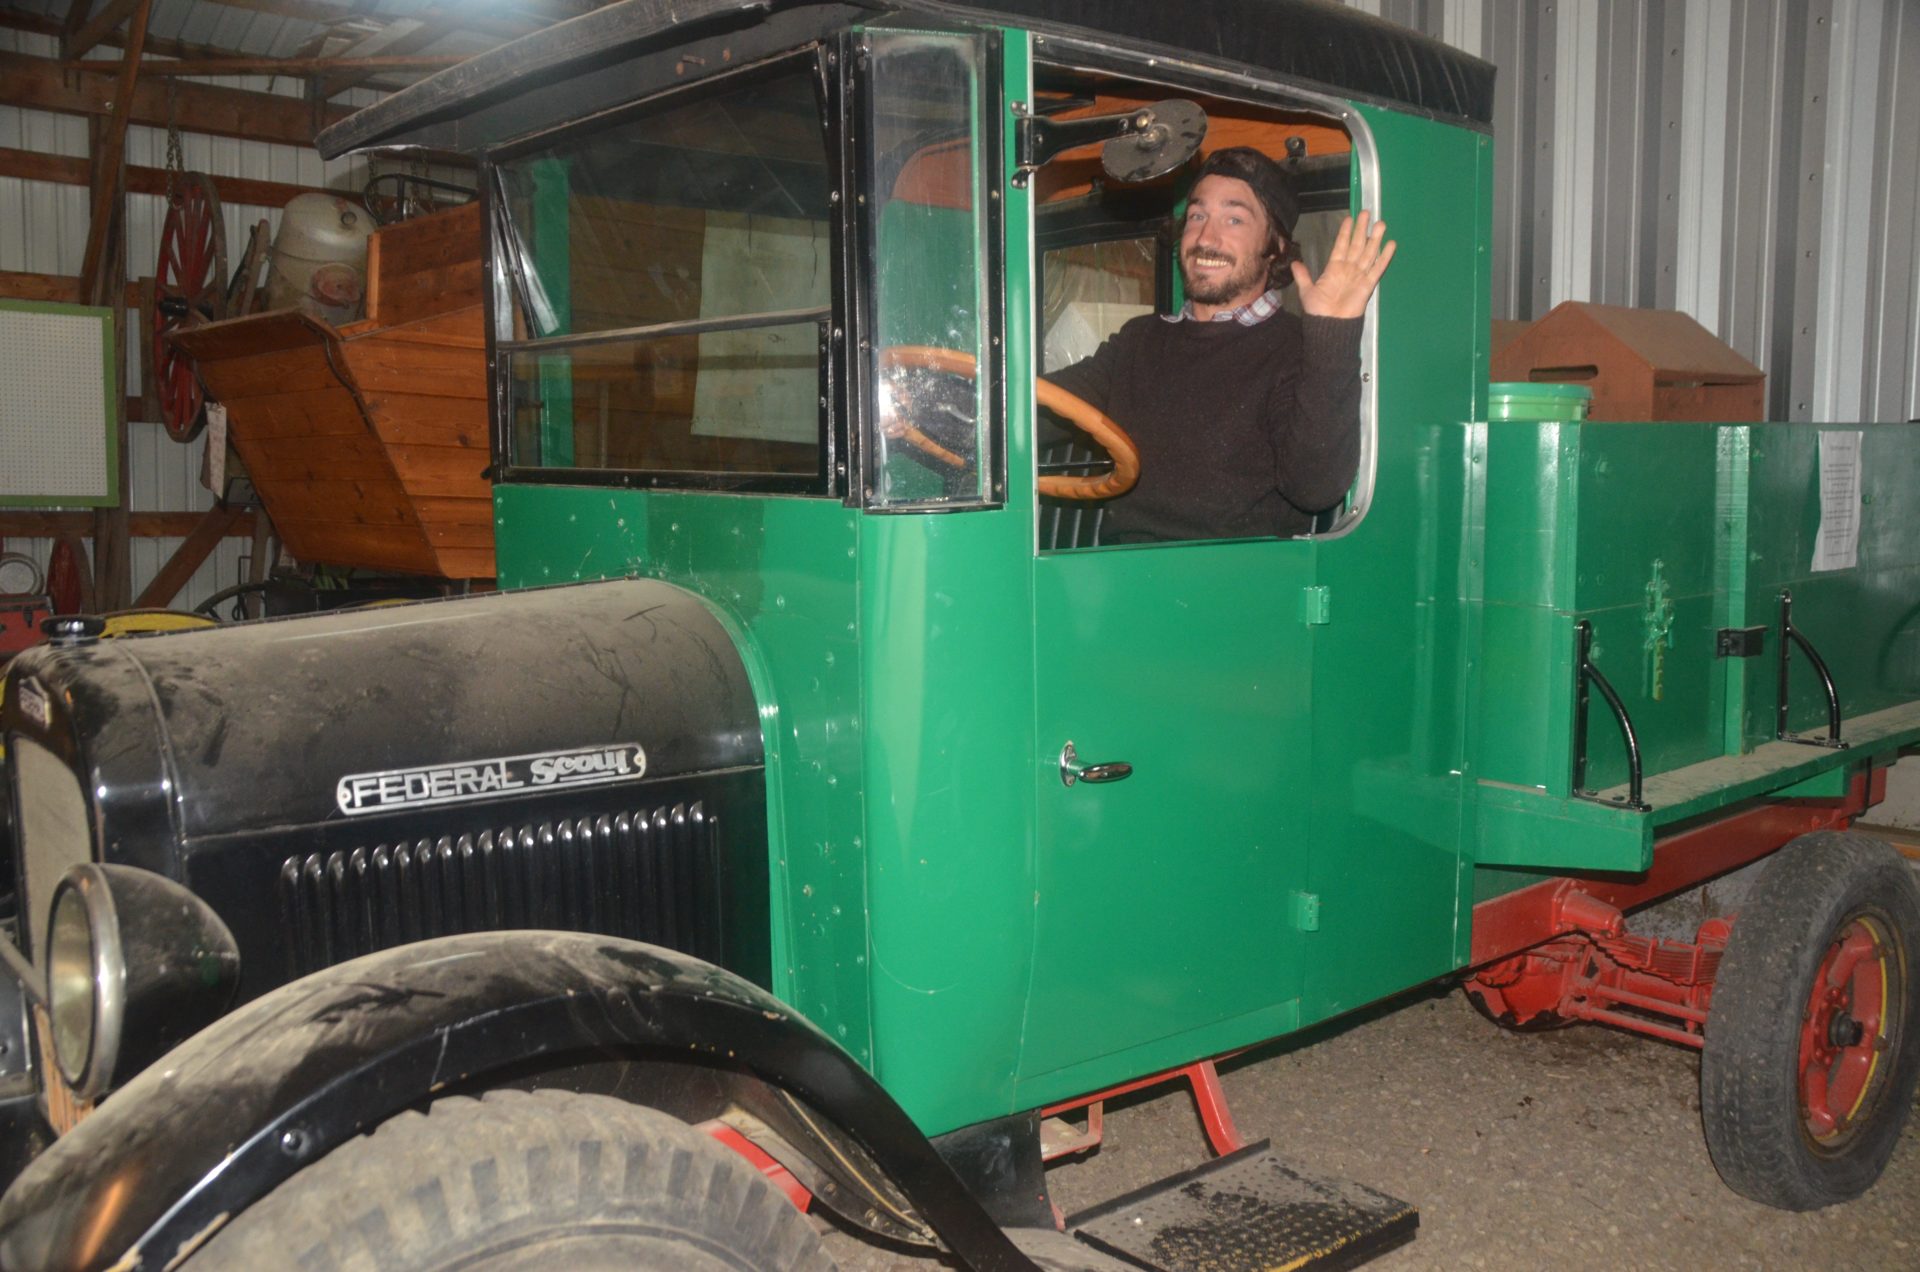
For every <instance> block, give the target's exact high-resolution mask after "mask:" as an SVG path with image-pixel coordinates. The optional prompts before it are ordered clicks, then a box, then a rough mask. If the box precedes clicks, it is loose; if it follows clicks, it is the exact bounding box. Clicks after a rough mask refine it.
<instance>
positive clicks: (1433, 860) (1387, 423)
mask: <svg viewBox="0 0 1920 1272" xmlns="http://www.w3.org/2000/svg"><path fill="white" fill-rule="evenodd" d="M1356 110H1357V112H1358V114H1359V116H1360V119H1361V121H1362V123H1363V124H1364V125H1365V128H1366V129H1367V130H1368V131H1369V132H1370V134H1371V142H1372V145H1373V147H1374V149H1375V150H1376V152H1377V154H1378V160H1379V172H1380V173H1381V174H1382V178H1381V179H1382V181H1383V182H1384V183H1385V184H1384V188H1383V189H1381V190H1379V191H1369V190H1366V189H1364V188H1363V189H1362V190H1361V192H1360V198H1361V199H1362V201H1363V202H1365V203H1367V204H1368V205H1373V206H1375V210H1377V211H1378V212H1379V214H1380V216H1381V217H1382V219H1384V220H1385V221H1386V222H1387V225H1388V234H1389V236H1390V237H1391V238H1393V239H1394V240H1395V241H1396V242H1397V243H1398V244H1399V248H1398V251H1397V254H1396V255H1395V257H1394V260H1393V265H1392V267H1391V268H1390V269H1389V270H1388V272H1387V274H1386V277H1385V279H1384V280H1383V282H1382V284H1381V288H1380V291H1379V293H1378V296H1377V310H1376V316H1375V318H1374V319H1373V320H1372V328H1373V331H1374V333H1375V340H1376V356H1375V359H1374V362H1373V382H1374V384H1375V386H1376V388H1377V399H1376V401H1377V421H1376V425H1377V435H1376V436H1377V442H1376V455H1377V458H1376V472H1375V481H1374V488H1373V493H1372V502H1371V505H1370V507H1369V509H1368V511H1367V513H1366V515H1365V517H1364V518H1363V519H1362V520H1361V521H1360V522H1359V523H1358V525H1356V526H1355V527H1354V528H1353V529H1352V530H1350V531H1349V532H1347V533H1345V534H1343V535H1340V536H1337V537H1333V538H1328V539H1324V540H1321V541H1320V542H1319V543H1318V544H1317V545H1316V554H1317V556H1316V571H1315V577H1314V579H1313V582H1315V583H1316V584H1318V585H1320V586H1323V587H1326V588H1327V589H1328V592H1329V594H1330V599H1331V613H1332V622H1330V623H1328V624H1325V625H1323V626H1315V627H1313V628H1311V629H1309V630H1310V640H1311V642H1312V675H1311V683H1310V693H1311V698H1310V719H1311V726H1310V728H1311V732H1310V737H1311V739H1312V773H1311V778H1310V780H1309V781H1308V783H1307V785H1306V786H1305V787H1304V788H1302V789H1299V790H1296V791H1289V792H1288V798H1289V799H1290V800H1299V801H1302V802H1304V803H1305V804H1306V805H1307V806H1308V808H1309V810H1310V812H1309V817H1308V822H1309V825H1308V832H1309V835H1310V838H1311V843H1312V849H1311V854H1310V857H1309V863H1308V877H1307V883H1306V890H1307V892H1309V893H1310V894H1313V895H1315V896H1317V897H1318V898H1319V900H1320V914H1319V928H1318V930H1317V931H1314V932H1311V933H1309V934H1307V935H1306V937H1305V939H1304V946H1303V949H1304V954H1305V972H1304V977H1303V981H1302V997H1301V1023H1302V1024H1309V1023H1312V1022H1314V1021H1317V1020H1321V1019H1324V1018H1326V1017H1329V1016H1332V1015H1335V1014H1337V1013H1339V1012H1342V1011H1346V1010H1348V1009H1351V1008H1353V1007H1356V1006H1359V1005H1361V1004H1364V1003H1367V1002H1370V1001H1373V1000H1375V999H1377V998H1380V997H1383V996H1385V995H1387V994H1391V993H1395V992H1397V991H1399V990H1401V989H1403V988H1405V987H1406V986H1408V985H1411V984H1417V983H1419V982H1420V981H1423V980H1426V979H1428V978H1430V977H1433V976H1436V975H1441V974H1443V973H1445V972H1447V971H1449V970H1451V969H1452V968H1454V967H1456V966H1458V964H1459V963H1460V962H1461V961H1463V960H1464V957H1465V948H1466V946H1465V941H1466V936H1467V909H1466V906H1467V898H1466V896H1465V890H1466V885H1467V882H1468V874H1467V868H1466V866H1465V865H1464V864H1463V860H1462V856H1461V847H1462V843H1463V838H1464V835H1465V833H1466V832H1467V830H1468V828H1469V827H1468V823H1467V820H1466V819H1467V818H1469V817H1470V816H1471V813H1470V810H1469V809H1468V808H1467V807H1466V805H1465V804H1464V803H1463V797H1462V785H1461V784H1462V781H1463V780H1464V776H1463V775H1465V774H1467V773H1469V772H1470V767H1471V766H1470V763H1469V758H1468V757H1469V756H1470V755H1471V750H1470V747H1471V744H1472V738H1471V732H1470V730H1471V723H1472V722H1471V715H1472V712H1471V710H1470V704H1471V681H1470V679H1469V677H1470V676H1471V675H1472V674H1473V670H1472V664H1473V662H1474V649H1475V645H1476V643H1477V628H1476V624H1477V621H1478V615H1477V613H1476V611H1475V609H1474V607H1473V606H1472V605H1471V604H1470V603H1469V599H1470V598H1471V596H1472V595H1473V594H1474V592H1475V591H1476V590H1477V589H1478V587H1479V581H1478V579H1477V577H1476V573H1477V562H1476V561H1475V560H1474V559H1473V553H1472V551H1471V547H1472V545H1473V544H1474V542H1475V541H1476V535H1475V523H1476V520H1477V518H1478V517H1479V515H1480V514H1479V512H1478V510H1477V509H1476V508H1475V506H1474V504H1473V493H1474V492H1473V488H1472V486H1471V484H1470V482H1469V475H1470V473H1471V472H1472V471H1473V468H1474V455H1475V449H1476V445H1477V440H1476V437H1475V435H1474V433H1473V431H1472V430H1471V429H1468V428H1465V427H1463V426H1462V423H1461V422H1462V421H1466V420H1473V419H1476V418H1480V416H1481V414H1482V413H1483V412H1484V410H1485V407H1486V391H1487V390H1486V377H1487V343H1488V330H1489V329H1488V316H1487V312H1486V309H1485V306H1486V305H1487V304H1488V295H1489V290H1488V289H1489V285H1490V284H1489V263H1488V258H1487V254H1486V244H1487V240H1488V234H1489V224H1490V217H1491V211H1490V209H1491V206H1492V194H1491V183H1492V169H1493V150H1492V144H1491V141H1490V140H1489V139H1488V138H1486V137H1484V136H1482V135H1480V134H1478V133H1474V132H1470V131H1467V130H1465V129H1460V128H1455V127H1451V126H1448V125H1445V124H1441V123H1436V122H1434V121H1432V120H1426V119H1418V118H1414V117H1411V116H1406V115H1397V114H1394V113H1391V112H1388V111H1384V110H1379V109H1375V108H1373V107H1370V106H1360V107H1356ZM1436 207H1444V208H1450V209H1454V210H1455V212H1456V215H1450V216H1432V215H1427V214H1426V213H1427V210H1429V209H1432V208H1436ZM1469 213H1471V214H1469ZM1436 296H1447V297H1453V298H1456V301H1457V303H1458V304H1460V305H1464V306H1467V307H1466V308H1464V309H1460V310H1458V311H1457V312H1455V313H1454V314H1453V315H1452V316H1451V317H1449V318H1448V319H1447V320H1445V321H1436V319H1435V314H1434V308H1433V298H1434V297H1436Z"/></svg>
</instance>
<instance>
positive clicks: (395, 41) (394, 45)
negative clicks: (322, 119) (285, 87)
mask: <svg viewBox="0 0 1920 1272" xmlns="http://www.w3.org/2000/svg"><path fill="white" fill-rule="evenodd" d="M456 29H457V27H456V26H455V24H454V23H453V22H452V21H451V20H448V21H446V22H421V23H416V24H415V25H414V27H413V29H412V30H411V31H405V32H402V33H401V34H399V35H396V36H394V37H393V38H392V39H391V40H388V41H387V42H386V43H384V44H381V45H380V46H379V47H378V48H375V47H372V45H373V40H372V39H368V40H364V41H362V42H361V43H362V45H363V46H365V47H366V48H367V52H368V54H369V55H374V56H380V57H403V56H405V55H407V54H409V53H419V52H421V51H422V50H424V49H425V48H426V47H427V46H428V45H430V44H434V43H437V42H438V41H440V40H443V39H445V38H446V37H447V36H449V35H451V34H452V33H453V32H454V31H455V30H456ZM376 38H377V37H376ZM348 52H349V53H350V54H351V53H357V52H358V50H357V49H350V50H348ZM375 74H377V72H375V71H369V70H348V69H346V68H345V67H340V68H337V69H336V70H335V71H334V72H332V73H329V74H328V75H327V76H326V77H325V78H323V79H322V80H321V81H320V87H319V89H318V92H317V95H318V96H319V97H321V98H328V97H332V96H333V95H334V94H336V93H344V92H346V91H347V90H348V89H350V88H352V87H354V86H355V85H357V84H364V83H365V82H366V81H367V80H370V79H372V78H373V77H374V75H375Z"/></svg>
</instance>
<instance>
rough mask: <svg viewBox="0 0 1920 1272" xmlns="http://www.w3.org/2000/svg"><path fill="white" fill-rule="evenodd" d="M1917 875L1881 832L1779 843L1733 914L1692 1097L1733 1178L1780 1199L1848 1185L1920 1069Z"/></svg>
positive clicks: (1849, 1189)
mask: <svg viewBox="0 0 1920 1272" xmlns="http://www.w3.org/2000/svg"><path fill="white" fill-rule="evenodd" d="M1916 959H1920V884H1917V883H1916V882H1915V879H1914V875H1913V870H1912V868H1911V867H1909V866H1908V865H1907V864H1906V863H1905V862H1904V861H1903V860H1902V859H1901V857H1900V856H1899V854H1897V853H1895V852H1894V851H1893V850H1892V849H1891V848H1889V847H1887V846H1886V845H1885V844H1883V843H1880V842H1879V841H1877V840H1874V839H1870V838H1868V837H1867V836H1865V835H1858V834H1852V833H1845V832H1838V831H1819V832H1816V833H1814V834H1810V835H1803V836H1801V837H1800V838H1799V839H1796V840H1794V841H1793V842H1792V843H1790V844H1788V845H1787V846H1786V847H1785V848H1782V849H1781V850H1780V851H1779V853H1778V854H1776V855H1775V857H1774V859H1773V860H1772V861H1771V862H1770V863H1769V864H1768V866H1767V869H1766V870H1765V872H1764V873H1763V874H1762V875H1761V877H1760V879H1759V881H1758V882H1757V884H1756V885H1755V887H1754V891H1753V894H1752V895H1751V896H1750V897H1749V898H1748V900H1747V903H1746V905H1745V906H1744V907H1743V908H1742V910H1741V912H1740V915H1739V918H1738V919H1737V921H1736V922H1735V923H1734V925H1733V933H1732V935H1731V937H1730V938H1729V939H1728V942H1727V950H1726V954H1725V956H1724V957H1723V958H1722V960H1721V962H1720V970H1719V974H1718V977H1717V978H1716V981H1715V984H1714V990H1713V1002H1712V1005H1711V1006H1710V1008H1709V1009H1708V1015H1707V1029H1706V1046H1705V1050H1704V1052H1703V1053H1702V1055H1701V1058H1700V1111H1701V1119H1702V1121H1703V1123H1704V1125H1705V1129H1706V1136H1707V1148H1708V1150H1709V1151H1710V1152H1711V1153H1712V1155H1713V1164H1714V1166H1715V1167H1716V1168H1718V1169H1719V1171H1720V1175H1721V1177H1722V1178H1723V1179H1725V1180H1726V1182H1727V1184H1728V1185H1729V1186H1730V1187H1732V1188H1733V1189H1734V1191H1736V1192H1738V1193H1741V1194H1743V1195H1744V1196H1747V1197H1751V1198H1752V1199H1753V1200H1755V1201H1758V1202H1762V1203H1764V1204H1766V1205H1769V1206H1777V1207H1779V1208H1781V1209H1783V1210H1813V1209H1816V1208H1818V1207H1821V1206H1829V1205H1832V1204H1834V1203H1836V1202H1841V1201H1846V1200H1848V1199H1850V1198H1853V1197H1857V1196H1859V1195H1860V1194H1861V1193H1863V1192H1865V1191H1866V1190H1867V1189H1868V1188H1870V1187H1871V1186H1872V1185H1873V1182H1874V1181H1875V1180H1876V1179H1878V1178H1879V1177H1880V1172H1881V1171H1882V1170H1883V1169H1884V1168H1885V1166H1886V1164H1887V1159H1888V1158H1889V1157H1890V1156H1892V1154H1893V1150H1894V1146H1895V1144H1896V1143H1897V1142H1898V1140H1899V1138H1900V1131H1901V1127H1902V1126H1903V1124H1904V1123H1905V1121H1906V1116H1907V1111H1908V1109H1909V1108H1910V1107H1911V1105H1912V1103H1913V1093H1914V1085H1915V1079H1916V1077H1920V1040H1916V1038H1915V1033H1916V1030H1920V975H1916V972H1920V967H1916Z"/></svg>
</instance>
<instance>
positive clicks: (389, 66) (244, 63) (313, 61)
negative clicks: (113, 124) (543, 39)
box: [63, 55, 467, 79]
mask: <svg viewBox="0 0 1920 1272" xmlns="http://www.w3.org/2000/svg"><path fill="white" fill-rule="evenodd" d="M466 60H467V59H466V58H465V57H464V56H452V55H444V56H434V57H419V56H415V57H401V56H397V55H396V56H392V57H385V56H382V57H197V58H182V59H180V60H178V61H173V62H143V63H141V65H140V74H142V75H148V76H155V77H158V78H162V79H165V78H173V79H184V78H186V77H188V76H193V75H300V76H306V75H325V74H328V73H330V72H333V71H364V72H366V73H367V74H369V75H373V74H378V73H379V72H381V71H444V70H445V69H447V68H448V67H449V66H458V65H459V64H460V63H462V62H464V61H466ZM63 69H65V70H69V71H88V72H92V73H96V74H97V73H100V72H104V71H112V70H115V69H117V68H116V67H115V66H114V64H113V63H111V62H67V63H64V65H63Z"/></svg>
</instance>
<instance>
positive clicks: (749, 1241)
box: [188, 1091, 834, 1272]
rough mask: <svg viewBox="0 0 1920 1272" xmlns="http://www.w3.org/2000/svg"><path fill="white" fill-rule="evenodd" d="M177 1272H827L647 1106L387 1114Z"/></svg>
mask: <svg viewBox="0 0 1920 1272" xmlns="http://www.w3.org/2000/svg"><path fill="white" fill-rule="evenodd" d="M188 1267H189V1269H190V1272H209V1270H213V1272H225V1270H227V1269H233V1270H235V1272H238V1270H240V1269H247V1270H249V1272H251V1270H253V1269H259V1268H269V1267H297V1268H300V1269H302V1270H303V1272H360V1270H361V1269H367V1270H369V1272H371V1270H372V1269H376V1268H380V1269H384V1268H407V1269H421V1270H422V1272H426V1270H429V1269H439V1270H442V1272H447V1270H450V1269H454V1268H459V1269H463V1270H471V1272H480V1270H481V1269H485V1270H486V1272H508V1270H510V1269H529V1270H530V1269H534V1268H566V1269H567V1270H568V1272H600V1270H602V1269H605V1270H606V1272H612V1270H613V1269H623V1270H625V1269H637V1270H639V1272H770V1270H775V1269H777V1270H779V1272H787V1270H788V1269H792V1270H794V1272H832V1269H833V1267H834V1264H833V1261H832V1259H831V1258H829V1257H828V1256H827V1254H826V1252H825V1251H824V1249H822V1247H821V1245H820V1240H819V1238H818V1236H816V1235H815V1233H814V1231H813V1228H812V1227H811V1225H810V1224H808V1222H807V1221H806V1219H805V1217H804V1216H802V1215H801V1214H800V1212H799V1211H797V1210H795V1209H794V1208H793V1206H792V1205H791V1204H790V1203H789V1202H788V1201H787V1200H786V1199H785V1198H784V1197H782V1196H781V1195H780V1194H779V1193H778V1192H777V1191H776V1190H775V1189H774V1188H773V1187H772V1185H770V1184H768V1183H767V1182H766V1180H765V1179H763V1178H762V1177H761V1176H760V1174H759V1172H758V1171H757V1170H755V1169H754V1168H753V1167H752V1166H751V1165H749V1164H748V1163H747V1162H746V1161H745V1160H744V1159H742V1158H740V1157H739V1156H737V1155H736V1154H734V1153H732V1152H729V1151H728V1150H727V1149H725V1148H723V1147H721V1146H720V1145H718V1144H716V1143H714V1142H713V1141H712V1140H711V1139H709V1138H708V1137H707V1136H705V1135H702V1134H700V1133H699V1132H698V1131H695V1130H693V1129H692V1128H691V1127H689V1126H687V1125H686V1124H685V1123H683V1122H680V1121H678V1120H676V1119H674V1118H671V1117H668V1116H667V1115H666V1114H664V1113H660V1112H658V1111H656V1110H654V1109H648V1108H643V1107H640V1106H638V1105H633V1104H628V1103H626V1102H625V1101H622V1100H616V1099H611V1098H609V1097H607V1096H599V1095H575V1094H571V1093H566V1092H558V1091H538V1092H524V1091H497V1092H492V1093H490V1094H488V1095H485V1096H483V1097H481V1098H480V1099H470V1098H466V1097H459V1096H455V1097H449V1098H446V1099H442V1100H439V1101H436V1102H435V1103H434V1104H433V1105H432V1106H431V1107H430V1108H429V1109H428V1111H427V1112H425V1113H414V1112H408V1113H402V1114H400V1115H399V1116H398V1117H395V1118H393V1119H391V1120H390V1121H388V1122H386V1123H384V1124H382V1125H381V1126H380V1127H378V1128H377V1129H376V1130H375V1131H374V1132H373V1133H372V1134H370V1135H365V1136H361V1137H360V1138H358V1139H355V1140H353V1141H351V1142H349V1143H346V1144H343V1145H341V1146H340V1147H339V1148H337V1149H335V1150H334V1151H333V1152H331V1153H329V1154H328V1155H327V1156H325V1157H323V1158H321V1159H320V1160H319V1161H317V1162H315V1163H314V1164H313V1165H311V1166H309V1167H307V1168H306V1169H305V1170H302V1171H301V1172H300V1173H298V1174H297V1175H294V1176H293V1177H292V1178H290V1179H288V1180H287V1181H286V1182H284V1183H282V1184H281V1185H280V1186H279V1187H278V1188H276V1189H274V1191H273V1192H271V1193H269V1194H268V1195H267V1196H266V1197H265V1198H263V1199H262V1200H261V1201H259V1202H257V1203H256V1204H254V1205H253V1206H252V1207H250V1208H249V1209H247V1210H246V1211H244V1212H243V1213H242V1214H240V1215H239V1217H237V1218H236V1219H234V1221H233V1222H232V1223H230V1224H228V1225H227V1226H226V1227H224V1228H222V1229H221V1230H220V1231H219V1232H218V1233H217V1234H215V1236H214V1238H213V1239H212V1240H211V1241H209V1242H208V1243H207V1245H206V1246H205V1247H204V1248H203V1249H202V1250H201V1251H199V1252H198V1253H197V1254H196V1255H195V1256H194V1257H193V1259H192V1261H191V1262H190V1264H189V1265H188Z"/></svg>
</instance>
